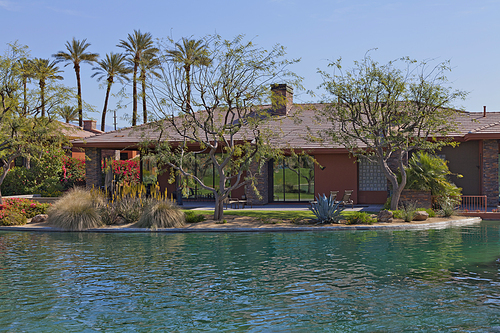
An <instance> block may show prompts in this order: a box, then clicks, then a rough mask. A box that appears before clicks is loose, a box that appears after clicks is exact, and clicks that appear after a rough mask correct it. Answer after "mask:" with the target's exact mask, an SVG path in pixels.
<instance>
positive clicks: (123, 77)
mask: <svg viewBox="0 0 500 333" xmlns="http://www.w3.org/2000/svg"><path fill="white" fill-rule="evenodd" d="M97 65H98V66H97V67H94V68H92V70H94V71H96V72H95V73H94V74H92V77H94V76H97V81H101V80H102V79H106V80H107V81H108V86H107V88H106V97H105V99H104V108H103V109H102V120H101V131H103V132H104V128H105V123H106V111H107V110H108V99H109V92H110V91H111V85H112V84H113V82H114V80H115V78H116V79H118V81H119V82H120V83H123V81H128V80H129V78H128V77H127V75H128V74H130V73H131V72H132V69H131V68H130V67H128V66H127V64H126V56H125V55H123V54H121V53H113V52H111V53H110V54H106V58H105V59H103V60H101V61H98V62H97Z"/></svg>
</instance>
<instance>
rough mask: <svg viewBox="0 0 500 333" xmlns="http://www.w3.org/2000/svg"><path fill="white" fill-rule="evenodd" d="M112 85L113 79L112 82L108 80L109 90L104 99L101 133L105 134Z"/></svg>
mask: <svg viewBox="0 0 500 333" xmlns="http://www.w3.org/2000/svg"><path fill="white" fill-rule="evenodd" d="M112 84H113V78H111V81H110V80H109V79H108V88H107V89H106V98H105V99H104V108H103V109H102V118H101V131H103V132H104V128H105V124H106V111H107V110H108V99H109V92H110V91H111V85H112Z"/></svg>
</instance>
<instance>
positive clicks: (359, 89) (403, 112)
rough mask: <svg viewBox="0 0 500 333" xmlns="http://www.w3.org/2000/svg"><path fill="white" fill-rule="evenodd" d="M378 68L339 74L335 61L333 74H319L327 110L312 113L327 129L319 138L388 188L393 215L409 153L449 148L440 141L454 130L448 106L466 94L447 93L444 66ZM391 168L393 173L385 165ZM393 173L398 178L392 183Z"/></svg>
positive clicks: (362, 65) (368, 65)
mask: <svg viewBox="0 0 500 333" xmlns="http://www.w3.org/2000/svg"><path fill="white" fill-rule="evenodd" d="M399 61H400V62H402V64H403V65H404V66H403V68H404V69H400V68H398V67H397V64H398V60H396V61H391V62H389V63H387V64H386V65H380V64H378V63H377V62H375V61H374V60H372V59H371V58H370V57H369V55H366V56H365V58H364V59H363V60H361V61H359V62H355V63H354V67H353V68H352V69H349V70H346V71H344V70H343V68H342V64H341V60H338V61H336V62H333V63H331V64H330V66H331V67H334V68H335V69H336V72H335V73H333V74H329V73H327V72H325V71H320V72H319V73H320V74H321V75H322V77H323V81H324V82H323V84H322V87H323V88H325V89H326V91H327V92H328V93H329V94H330V95H331V100H330V101H329V104H328V105H327V107H325V108H324V109H320V110H318V112H317V120H318V121H319V122H321V123H328V124H330V125H331V127H330V128H329V129H327V130H323V131H320V133H319V134H320V135H319V136H320V137H321V138H322V139H324V140H327V141H333V142H336V143H338V144H340V145H342V146H344V147H345V148H347V149H348V150H349V152H350V153H351V154H353V155H354V156H366V157H367V158H368V159H369V160H371V161H374V162H377V163H378V164H379V165H380V166H381V167H382V169H383V172H384V174H385V176H386V177H387V179H388V180H389V182H390V184H391V186H392V199H391V209H397V207H398V202H399V197H400V194H401V191H402V190H403V189H404V187H405V185H406V181H407V176H406V170H405V168H404V163H405V157H406V156H407V154H408V152H409V151H412V150H417V149H426V150H428V151H433V150H435V149H437V148H439V147H442V146H443V145H446V144H449V143H450V142H449V141H446V140H436V139H435V138H436V137H437V136H440V137H445V136H446V135H447V134H448V133H450V132H451V131H452V130H453V129H454V128H455V127H456V124H455V122H454V121H453V116H454V114H455V113H456V112H457V111H456V110H454V109H451V108H450V107H451V103H452V102H453V101H454V100H456V99H463V98H464V97H465V96H466V93H465V92H463V91H459V90H453V89H452V88H451V87H449V84H448V81H447V78H446V73H447V72H449V71H450V70H451V68H450V66H449V63H448V62H444V63H440V64H438V65H437V66H435V67H432V68H429V65H428V64H427V63H426V62H420V63H417V62H416V61H414V60H411V59H409V58H402V59H399ZM391 160H393V161H395V162H396V167H395V169H396V170H393V169H391V167H390V161H391ZM397 171H399V173H400V174H401V181H398V177H397Z"/></svg>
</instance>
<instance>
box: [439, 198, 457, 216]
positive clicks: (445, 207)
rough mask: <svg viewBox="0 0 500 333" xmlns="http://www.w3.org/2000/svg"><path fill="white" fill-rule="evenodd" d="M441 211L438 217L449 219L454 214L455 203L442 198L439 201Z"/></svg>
mask: <svg viewBox="0 0 500 333" xmlns="http://www.w3.org/2000/svg"><path fill="white" fill-rule="evenodd" d="M439 204H440V206H441V210H440V211H439V215H443V216H444V217H450V216H452V215H454V214H455V213H456V205H457V203H456V201H455V200H453V199H450V198H444V199H442V200H441V201H440V203H439Z"/></svg>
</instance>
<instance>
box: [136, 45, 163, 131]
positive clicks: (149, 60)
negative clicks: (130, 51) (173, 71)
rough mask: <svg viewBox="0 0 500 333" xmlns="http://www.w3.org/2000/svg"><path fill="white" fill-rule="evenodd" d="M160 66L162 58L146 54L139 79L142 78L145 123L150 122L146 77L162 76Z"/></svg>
mask: <svg viewBox="0 0 500 333" xmlns="http://www.w3.org/2000/svg"><path fill="white" fill-rule="evenodd" d="M159 68H160V59H158V58H157V57H156V54H151V53H149V54H146V55H144V57H143V58H142V60H141V63H140V70H141V72H140V74H139V79H140V80H141V87H142V92H141V97H142V116H143V121H144V124H147V122H148V111H147V103H146V77H147V76H150V77H156V78H161V75H160V74H159V73H158V72H157V71H156V70H158V69H159Z"/></svg>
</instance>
